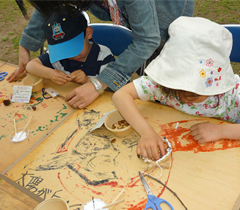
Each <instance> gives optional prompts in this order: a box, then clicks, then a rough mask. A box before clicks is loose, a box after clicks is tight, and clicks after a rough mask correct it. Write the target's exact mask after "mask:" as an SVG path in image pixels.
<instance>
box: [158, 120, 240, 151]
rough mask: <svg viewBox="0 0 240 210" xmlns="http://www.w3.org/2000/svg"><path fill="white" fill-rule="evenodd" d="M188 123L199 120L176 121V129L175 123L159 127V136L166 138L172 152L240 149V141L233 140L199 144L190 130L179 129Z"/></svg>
mask: <svg viewBox="0 0 240 210" xmlns="http://www.w3.org/2000/svg"><path fill="white" fill-rule="evenodd" d="M190 121H199V120H182V121H178V122H179V126H178V128H177V129H176V128H175V126H176V123H177V121H176V122H171V123H167V124H164V125H159V126H160V128H161V131H160V132H159V134H160V135H161V136H166V138H167V139H168V140H169V141H170V142H171V144H172V148H173V152H177V151H193V152H194V153H198V152H212V151H215V150H226V149H231V148H235V147H240V141H235V140H220V141H216V142H213V143H212V142H209V143H205V144H199V143H198V142H197V141H195V140H194V139H193V137H192V136H191V134H190V128H184V127H181V124H186V123H188V122H190Z"/></svg>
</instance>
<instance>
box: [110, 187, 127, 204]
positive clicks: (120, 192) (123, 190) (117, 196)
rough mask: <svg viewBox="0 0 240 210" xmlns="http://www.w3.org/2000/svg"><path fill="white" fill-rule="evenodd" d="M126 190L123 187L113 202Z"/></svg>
mask: <svg viewBox="0 0 240 210" xmlns="http://www.w3.org/2000/svg"><path fill="white" fill-rule="evenodd" d="M124 191H125V188H123V189H122V191H121V192H120V193H119V194H118V195H117V196H116V198H114V199H113V201H112V202H111V203H114V202H115V201H116V200H117V199H118V198H119V197H120V196H121V195H122V194H123V192H124Z"/></svg>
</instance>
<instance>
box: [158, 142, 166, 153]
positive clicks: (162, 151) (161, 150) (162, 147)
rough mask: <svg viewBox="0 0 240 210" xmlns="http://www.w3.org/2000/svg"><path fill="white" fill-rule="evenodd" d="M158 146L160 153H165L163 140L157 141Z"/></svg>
mask: <svg viewBox="0 0 240 210" xmlns="http://www.w3.org/2000/svg"><path fill="white" fill-rule="evenodd" d="M158 147H159V149H160V152H161V154H162V155H166V151H165V147H164V143H163V141H160V142H159V143H158Z"/></svg>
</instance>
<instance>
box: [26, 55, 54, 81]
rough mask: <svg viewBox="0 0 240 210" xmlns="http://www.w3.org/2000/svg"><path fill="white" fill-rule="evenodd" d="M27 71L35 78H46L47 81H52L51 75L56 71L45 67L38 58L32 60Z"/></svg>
mask: <svg viewBox="0 0 240 210" xmlns="http://www.w3.org/2000/svg"><path fill="white" fill-rule="evenodd" d="M26 70H27V72H29V73H30V74H33V75H35V76H38V77H41V78H45V79H50V73H51V71H54V70H53V69H51V68H48V67H46V66H43V65H42V63H41V61H40V60H39V59H38V58H36V59H34V60H31V61H30V62H29V63H28V64H27V66H26Z"/></svg>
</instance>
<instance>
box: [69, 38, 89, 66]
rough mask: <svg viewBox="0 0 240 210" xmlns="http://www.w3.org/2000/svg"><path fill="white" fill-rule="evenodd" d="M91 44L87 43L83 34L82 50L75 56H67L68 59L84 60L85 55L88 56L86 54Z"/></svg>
mask: <svg viewBox="0 0 240 210" xmlns="http://www.w3.org/2000/svg"><path fill="white" fill-rule="evenodd" d="M91 46H92V45H91V44H90V43H89V41H88V39H87V36H85V39H84V46H83V50H82V52H81V53H80V54H79V55H77V56H75V57H72V58H69V60H75V61H81V62H85V61H86V59H87V57H88V54H89V52H90V49H91Z"/></svg>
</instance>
